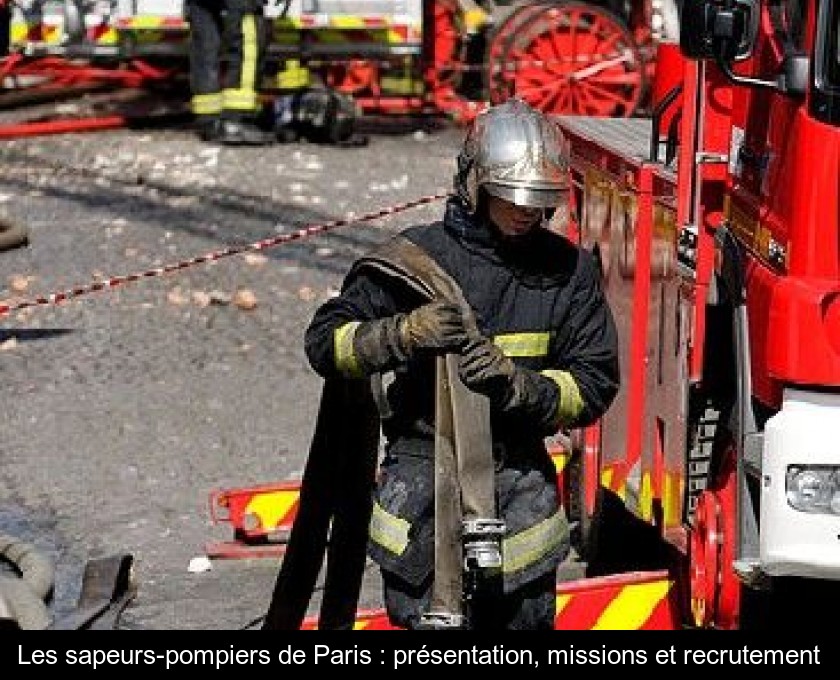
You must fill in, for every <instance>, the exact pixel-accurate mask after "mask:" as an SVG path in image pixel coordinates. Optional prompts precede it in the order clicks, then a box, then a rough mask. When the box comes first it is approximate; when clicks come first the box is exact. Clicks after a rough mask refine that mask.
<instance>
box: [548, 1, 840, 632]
mask: <svg viewBox="0 0 840 680" xmlns="http://www.w3.org/2000/svg"><path fill="white" fill-rule="evenodd" d="M658 64H659V66H658V68H659V72H658V74H657V75H658V77H659V80H660V81H661V82H660V86H659V88H658V89H659V94H660V99H659V105H658V106H657V107H656V109H655V110H654V114H653V116H652V118H651V120H609V119H591V118H566V119H564V120H563V125H564V127H565V129H566V131H567V132H568V135H569V137H570V139H571V145H572V153H573V177H574V180H575V199H576V200H575V209H576V211H577V215H578V217H579V219H578V220H577V233H576V234H575V236H576V238H579V239H580V243H581V244H582V245H583V246H584V247H586V248H589V249H591V250H593V251H594V252H595V253H596V254H597V255H598V259H599V261H600V263H601V266H602V272H603V281H604V286H605V290H606V292H607V295H608V297H609V299H610V301H611V303H612V305H613V307H614V309H615V312H616V317H617V321H618V324H619V328H620V330H619V335H620V338H621V343H622V348H621V350H622V364H623V366H622V371H623V387H622V390H621V393H620V395H619V397H618V398H617V400H616V402H615V403H614V405H613V407H612V408H611V410H610V411H609V412H608V413H607V414H606V416H605V417H604V418H603V419H602V420H601V422H600V423H598V424H597V426H595V427H592V428H590V429H589V430H587V431H586V432H583V433H578V434H580V435H581V436H579V437H578V438H577V439H578V441H579V442H580V446H579V447H577V450H576V452H575V454H576V457H577V462H579V463H580V466H579V467H578V466H577V465H572V467H571V468H570V470H572V469H574V470H578V471H579V472H580V474H577V475H568V477H569V478H570V479H571V478H575V479H577V480H578V482H577V483H573V486H574V489H573V491H574V492H578V493H572V496H574V497H576V498H577V499H578V500H579V503H578V504H576V508H577V515H578V519H579V521H580V539H581V540H580V546H581V549H582V551H583V552H584V554H585V555H586V557H587V560H588V574H589V576H596V575H598V574H617V573H628V570H632V569H640V570H649V569H655V568H665V569H667V570H668V573H669V578H670V579H672V581H673V584H674V592H673V597H674V598H675V600H674V602H675V606H676V607H677V619H678V620H680V622H681V624H682V625H689V626H698V627H715V628H722V629H732V628H744V627H751V626H753V625H758V624H760V623H768V622H771V621H772V620H774V618H775V616H776V615H781V614H782V613H783V612H785V611H787V610H788V609H789V607H790V606H791V605H796V603H797V602H798V604H799V607H800V610H801V606H802V602H807V601H810V600H808V599H804V600H803V597H804V596H805V595H806V594H809V595H810V596H811V597H817V598H819V599H818V600H814V601H819V602H825V603H828V602H829V601H833V602H835V603H837V602H840V451H838V449H837V447H836V446H837V441H838V436H840V417H838V410H840V242H839V241H838V239H839V238H840V199H839V198H838V193H840V0H685V2H684V3H683V7H682V15H681V22H680V44H679V46H676V45H675V46H663V47H662V48H661V49H660V55H659V62H658ZM574 462H575V456H573V458H572V463H574Z"/></svg>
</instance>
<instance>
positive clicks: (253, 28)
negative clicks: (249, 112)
mask: <svg viewBox="0 0 840 680" xmlns="http://www.w3.org/2000/svg"><path fill="white" fill-rule="evenodd" d="M239 84H240V86H244V88H243V89H248V90H254V89H255V88H256V85H257V18H256V17H255V16H254V15H253V14H246V15H245V16H244V17H242V70H241V71H240V72H239ZM255 94H256V93H255ZM256 104H257V102H256V96H255V97H254V108H256Z"/></svg>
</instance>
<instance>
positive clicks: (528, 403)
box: [458, 337, 561, 436]
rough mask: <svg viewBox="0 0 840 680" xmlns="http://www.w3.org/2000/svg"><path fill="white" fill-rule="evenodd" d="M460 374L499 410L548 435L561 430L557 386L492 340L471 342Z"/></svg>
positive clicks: (484, 339)
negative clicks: (520, 364) (506, 352)
mask: <svg viewBox="0 0 840 680" xmlns="http://www.w3.org/2000/svg"><path fill="white" fill-rule="evenodd" d="M458 372H459V375H460V377H461V381H462V382H463V383H464V385H466V386H467V387H468V388H469V389H471V390H473V391H475V392H478V393H480V394H483V395H485V396H487V397H488V398H489V399H490V403H491V404H492V405H493V406H494V407H495V408H496V409H498V410H499V411H501V412H503V413H508V414H518V415H521V416H523V417H525V418H527V419H528V420H529V424H530V425H531V426H533V427H535V428H537V429H538V430H539V431H541V432H543V433H545V434H546V436H548V435H550V434H554V433H555V432H556V431H557V430H558V428H559V427H560V424H561V423H560V412H559V411H560V410H559V399H560V393H559V390H558V388H557V385H556V384H555V383H554V382H553V381H552V380H550V379H549V378H546V377H545V376H543V375H541V374H540V373H538V372H537V371H532V370H530V369H528V368H524V367H522V366H517V365H516V364H515V363H514V362H513V360H512V359H511V358H510V357H508V356H506V355H505V353H504V352H502V350H501V349H499V348H498V347H497V346H496V345H494V344H493V343H492V342H491V341H490V340H489V339H487V338H485V337H473V338H472V339H471V340H470V342H469V343H468V344H467V345H466V346H465V347H464V350H463V352H462V354H461V362H460V365H459V371H458Z"/></svg>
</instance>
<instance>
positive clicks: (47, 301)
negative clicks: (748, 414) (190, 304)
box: [0, 193, 448, 317]
mask: <svg viewBox="0 0 840 680" xmlns="http://www.w3.org/2000/svg"><path fill="white" fill-rule="evenodd" d="M446 196H448V194H447V193H440V194H432V195H430V196H423V197H421V198H418V199H415V200H413V201H407V202H406V203H399V204H397V205H393V206H389V207H387V208H381V209H379V210H376V211H374V212H369V213H365V214H364V215H360V216H358V217H352V218H345V219H340V220H332V221H330V222H325V223H323V224H314V225H311V226H308V227H303V228H301V229H297V230H296V231H293V232H290V233H288V234H281V235H279V236H273V237H272V238H266V239H262V240H261V241H256V242H254V243H249V244H247V245H244V246H231V247H229V248H223V249H221V250H216V251H213V252H210V253H207V254H205V255H199V256H197V257H192V258H190V259H187V260H181V261H180V262H173V263H171V264H166V265H163V266H161V267H154V268H153V269H147V270H146V271H143V272H136V273H134V274H125V275H121V276H112V277H110V278H107V279H102V280H99V281H93V282H92V283H88V284H86V285H83V286H77V287H76V288H70V289H67V290H62V291H57V292H55V293H49V294H47V295H40V296H38V297H35V298H30V299H28V300H20V301H18V302H14V303H9V304H3V303H0V317H2V316H4V315H6V314H10V313H12V312H17V311H19V310H21V309H27V308H29V307H41V306H44V305H58V304H60V303H62V302H65V301H67V300H72V299H73V298H77V297H81V296H82V295H87V294H89V293H96V292H98V291H101V290H109V289H112V288H117V287H118V286H121V285H123V284H124V283H131V282H132V281H139V280H140V279H150V278H154V277H157V276H163V275H164V274H169V273H171V272H176V271H180V270H182V269H187V268H189V267H194V266H196V265H199V264H205V263H208V262H215V261H217V260H221V259H222V258H225V257H230V256H231V255H239V254H241V253H246V252H251V251H257V250H266V249H268V248H273V247H274V246H278V245H281V244H283V243H288V242H290V241H297V240H300V239H302V238H307V237H309V236H315V235H317V234H323V233H324V232H327V231H330V230H332V229H337V228H338V227H345V226H347V225H349V224H357V223H359V222H371V221H373V220H377V219H381V218H383V217H389V216H390V215H395V214H396V213H399V212H403V211H405V210H410V209H411V208H417V207H419V206H421V205H427V204H429V203H433V202H435V201H439V200H441V199H443V198H446Z"/></svg>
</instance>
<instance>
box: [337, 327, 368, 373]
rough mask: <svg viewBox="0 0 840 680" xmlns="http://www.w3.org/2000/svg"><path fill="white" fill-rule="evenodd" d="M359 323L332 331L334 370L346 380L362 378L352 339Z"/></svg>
mask: <svg viewBox="0 0 840 680" xmlns="http://www.w3.org/2000/svg"><path fill="white" fill-rule="evenodd" d="M360 323H361V322H359V321H350V322H348V323H346V324H344V325H343V326H339V327H338V328H336V329H335V331H333V356H334V357H335V368H336V370H337V371H338V372H339V373H341V375H343V376H345V377H347V378H361V377H362V369H361V366H359V359H358V357H357V356H356V352H355V351H354V349H353V339H354V338H355V337H356V329H357V328H358V327H359V324H360Z"/></svg>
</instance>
